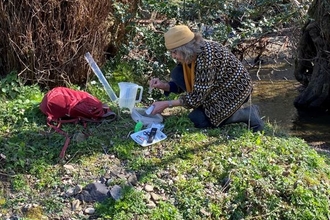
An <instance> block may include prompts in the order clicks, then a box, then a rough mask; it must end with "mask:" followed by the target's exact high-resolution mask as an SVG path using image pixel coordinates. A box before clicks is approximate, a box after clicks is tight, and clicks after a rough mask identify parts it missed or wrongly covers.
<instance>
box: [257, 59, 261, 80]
mask: <svg viewBox="0 0 330 220" xmlns="http://www.w3.org/2000/svg"><path fill="white" fill-rule="evenodd" d="M260 69H261V61H259V68H258V71H257V74H256V75H257V78H258V79H259V80H261V79H260V76H259V72H260Z"/></svg>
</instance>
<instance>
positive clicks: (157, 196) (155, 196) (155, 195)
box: [150, 192, 161, 201]
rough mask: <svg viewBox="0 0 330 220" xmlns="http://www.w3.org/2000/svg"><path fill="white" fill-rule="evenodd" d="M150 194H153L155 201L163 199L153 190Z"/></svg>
mask: <svg viewBox="0 0 330 220" xmlns="http://www.w3.org/2000/svg"><path fill="white" fill-rule="evenodd" d="M150 195H151V198H152V199H153V200H154V201H158V200H160V199H161V197H160V196H159V195H157V194H156V193H153V192H151V193H150Z"/></svg>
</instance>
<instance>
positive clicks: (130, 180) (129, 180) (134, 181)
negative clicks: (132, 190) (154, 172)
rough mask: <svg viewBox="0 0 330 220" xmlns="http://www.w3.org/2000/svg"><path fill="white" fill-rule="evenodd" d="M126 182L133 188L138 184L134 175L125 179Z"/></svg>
mask: <svg viewBox="0 0 330 220" xmlns="http://www.w3.org/2000/svg"><path fill="white" fill-rule="evenodd" d="M127 181H128V182H129V183H130V184H132V185H133V186H136V185H137V183H138V179H137V177H136V175H135V173H133V174H131V175H129V177H128V178H127Z"/></svg>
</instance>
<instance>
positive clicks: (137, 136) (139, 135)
mask: <svg viewBox="0 0 330 220" xmlns="http://www.w3.org/2000/svg"><path fill="white" fill-rule="evenodd" d="M150 131H151V128H147V129H144V130H141V131H138V132H135V133H133V134H131V138H132V139H133V141H135V142H136V143H138V144H139V145H141V146H143V147H146V146H149V145H152V144H155V143H157V142H160V141H162V140H164V139H166V138H167V136H166V134H164V133H163V132H162V131H160V130H159V129H157V132H156V135H155V138H154V140H153V141H152V142H151V143H147V140H148V135H147V134H148V133H149V132H150Z"/></svg>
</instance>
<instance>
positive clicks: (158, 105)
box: [151, 101, 168, 115]
mask: <svg viewBox="0 0 330 220" xmlns="http://www.w3.org/2000/svg"><path fill="white" fill-rule="evenodd" d="M152 105H153V106H155V107H154V110H153V111H152V112H151V114H152V115H155V114H161V113H162V112H163V111H164V109H166V108H167V107H168V101H157V102H154V103H153V104H152Z"/></svg>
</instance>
